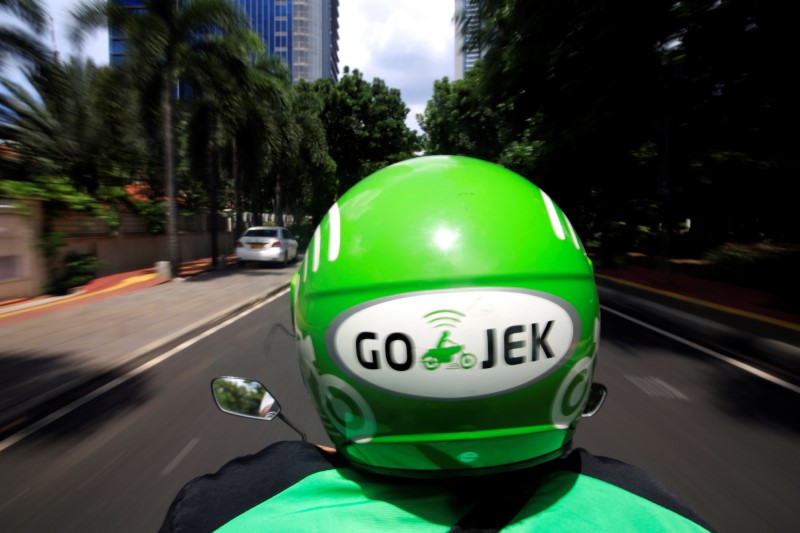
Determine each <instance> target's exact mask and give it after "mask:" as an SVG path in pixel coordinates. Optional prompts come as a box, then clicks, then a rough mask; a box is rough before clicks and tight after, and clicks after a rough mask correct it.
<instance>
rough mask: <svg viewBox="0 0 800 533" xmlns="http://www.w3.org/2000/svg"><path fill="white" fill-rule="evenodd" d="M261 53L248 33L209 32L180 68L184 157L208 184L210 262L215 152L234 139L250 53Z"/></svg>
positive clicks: (214, 241) (214, 242) (214, 240)
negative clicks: (185, 90)
mask: <svg viewBox="0 0 800 533" xmlns="http://www.w3.org/2000/svg"><path fill="white" fill-rule="evenodd" d="M263 53H264V47H263V43H262V42H261V40H260V39H259V38H258V36H257V35H256V34H255V33H252V32H245V31H242V32H237V33H235V34H232V35H226V36H225V37H221V36H211V37H209V38H208V39H206V40H205V41H204V42H202V43H199V44H198V45H197V46H196V49H195V54H193V56H192V58H191V60H190V62H189V63H188V64H187V65H186V69H185V76H184V81H186V82H187V83H188V85H189V86H190V87H191V97H190V98H189V100H188V106H189V107H190V108H191V111H192V116H191V118H190V127H189V131H188V133H189V135H188V136H189V157H190V162H191V166H192V167H193V168H194V169H196V170H195V171H193V174H195V175H200V176H202V177H204V180H203V181H204V182H205V184H206V185H207V187H208V188H207V192H208V200H209V211H210V212H211V217H210V223H209V233H210V236H211V256H212V259H213V260H214V262H215V263H216V261H217V258H218V257H219V242H218V233H217V230H218V226H217V220H218V213H219V190H220V170H221V159H222V158H221V153H220V152H221V150H222V149H223V148H224V147H225V146H226V145H228V144H229V143H230V142H231V140H232V139H233V134H234V133H233V132H234V130H235V127H236V124H238V123H239V122H240V121H241V120H242V116H243V114H244V113H245V110H244V100H245V97H246V91H244V90H242V87H246V86H247V85H248V83H249V80H250V77H251V76H250V70H251V57H258V56H260V55H261V54H263ZM218 266H220V265H218Z"/></svg>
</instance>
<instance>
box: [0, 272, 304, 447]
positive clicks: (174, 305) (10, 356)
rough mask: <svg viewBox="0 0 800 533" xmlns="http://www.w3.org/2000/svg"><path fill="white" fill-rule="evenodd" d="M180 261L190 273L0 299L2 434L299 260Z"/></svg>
mask: <svg viewBox="0 0 800 533" xmlns="http://www.w3.org/2000/svg"><path fill="white" fill-rule="evenodd" d="M184 266H185V267H186V269H182V274H183V275H184V276H186V277H182V278H181V277H179V278H175V279H173V280H171V281H170V280H168V279H159V278H158V277H157V276H156V274H155V272H153V271H152V269H145V270H144V271H135V272H129V273H126V274H120V275H117V276H109V277H107V278H101V279H98V280H95V281H94V282H93V283H92V284H89V286H87V287H85V289H84V291H83V292H79V293H77V294H75V295H72V296H69V297H58V298H41V299H34V300H29V301H26V302H16V303H13V304H8V305H4V306H2V307H0V338H1V339H2V343H0V434H2V433H5V432H7V431H9V430H10V429H12V427H16V426H19V425H24V424H25V423H26V422H27V420H28V419H29V418H31V417H34V416H37V415H41V414H42V412H43V409H44V407H45V406H47V404H48V402H53V401H54V400H55V399H56V398H59V396H61V395H63V394H65V393H67V392H72V391H75V390H78V389H80V388H82V387H85V386H86V385H87V384H89V383H92V382H101V381H102V380H106V379H108V378H109V376H114V375H117V374H118V373H119V372H120V371H121V369H122V368H124V367H126V366H131V365H132V364H133V363H134V362H137V361H142V360H146V359H147V358H149V357H152V356H154V355H156V354H158V353H162V352H163V351H165V350H166V349H168V348H169V347H171V346H174V345H177V344H178V343H180V342H181V341H183V340H185V339H187V338H189V337H191V336H192V335H193V334H196V333H197V332H199V331H202V330H205V329H207V328H208V327H210V326H212V325H214V324H216V323H219V322H222V321H223V320H225V319H226V318H228V317H230V316H233V315H235V314H237V313H239V312H241V311H242V310H244V309H246V308H248V307H250V306H252V305H254V304H256V303H258V302H260V301H262V300H264V299H266V298H268V297H269V296H270V295H272V294H276V293H278V292H280V291H281V290H283V289H285V288H287V287H288V285H289V282H290V281H291V277H292V275H293V274H294V272H295V270H296V269H297V268H298V266H299V263H297V264H295V265H290V266H289V267H287V268H279V267H275V266H269V265H265V266H252V267H248V268H237V267H235V266H229V267H228V268H225V269H221V270H210V269H209V268H210V261H209V262H207V263H206V264H205V265H203V264H195V265H189V264H187V265H184ZM190 268H194V271H190V270H189V269H190ZM148 271H149V272H148ZM189 274H192V275H189ZM54 403H58V402H54ZM48 407H52V406H48Z"/></svg>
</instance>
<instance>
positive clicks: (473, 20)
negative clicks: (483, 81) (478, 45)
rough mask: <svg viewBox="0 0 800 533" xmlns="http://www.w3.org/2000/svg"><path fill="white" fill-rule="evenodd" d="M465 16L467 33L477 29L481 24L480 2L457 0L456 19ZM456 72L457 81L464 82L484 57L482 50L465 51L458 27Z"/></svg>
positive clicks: (462, 37)
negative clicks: (476, 63)
mask: <svg viewBox="0 0 800 533" xmlns="http://www.w3.org/2000/svg"><path fill="white" fill-rule="evenodd" d="M462 15H463V16H464V17H466V19H467V31H469V30H470V29H474V28H477V27H478V25H479V24H480V21H479V20H478V2H476V1H475V0H456V17H459V16H462ZM455 52H456V71H455V79H457V80H463V79H464V74H466V73H467V72H469V71H470V70H472V67H474V66H475V62H476V61H478V60H479V59H481V58H482V57H483V51H482V50H468V51H466V52H465V51H464V36H463V35H462V34H461V32H460V31H459V28H458V26H456V42H455Z"/></svg>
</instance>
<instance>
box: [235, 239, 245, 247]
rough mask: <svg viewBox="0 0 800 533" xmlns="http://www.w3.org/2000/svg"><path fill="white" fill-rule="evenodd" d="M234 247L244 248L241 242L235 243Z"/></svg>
mask: <svg viewBox="0 0 800 533" xmlns="http://www.w3.org/2000/svg"><path fill="white" fill-rule="evenodd" d="M236 247H237V248H244V244H243V243H242V241H236Z"/></svg>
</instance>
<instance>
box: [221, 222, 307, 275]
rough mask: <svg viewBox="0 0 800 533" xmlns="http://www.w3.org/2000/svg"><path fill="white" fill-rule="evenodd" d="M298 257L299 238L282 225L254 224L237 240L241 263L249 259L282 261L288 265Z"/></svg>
mask: <svg viewBox="0 0 800 533" xmlns="http://www.w3.org/2000/svg"><path fill="white" fill-rule="evenodd" d="M295 259H297V239H295V238H294V237H293V236H292V234H291V233H290V232H289V230H288V229H286V228H282V227H280V226H254V227H252V228H249V229H248V230H247V231H245V232H244V234H243V235H242V236H241V237H240V238H239V240H237V241H236V260H237V261H238V262H239V265H244V264H245V263H247V262H249V261H263V262H272V263H280V264H281V265H283V266H286V265H287V264H288V263H289V262H291V261H294V260H295Z"/></svg>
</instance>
